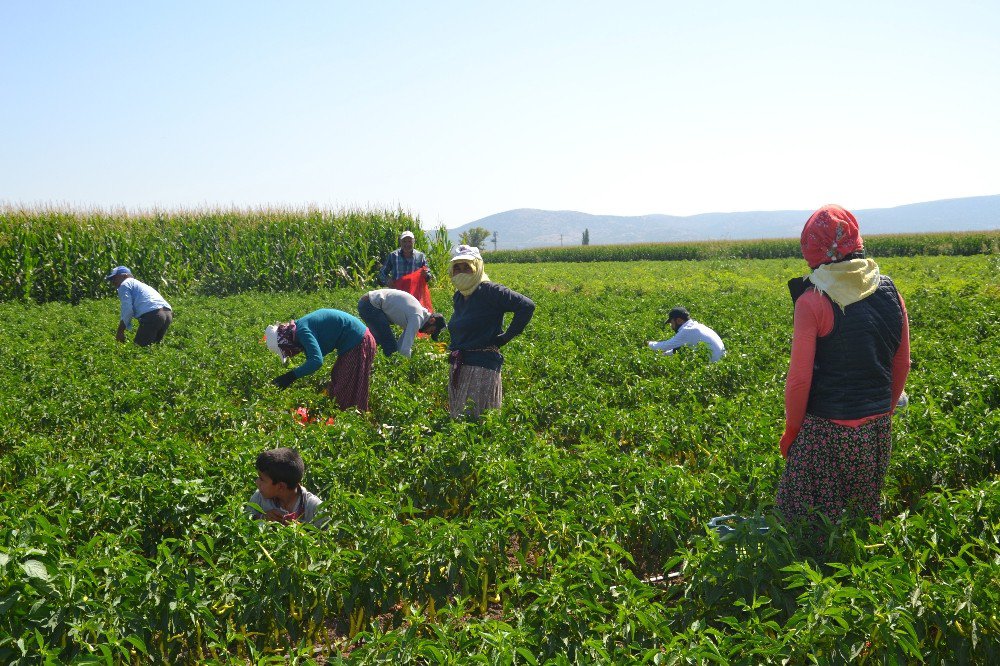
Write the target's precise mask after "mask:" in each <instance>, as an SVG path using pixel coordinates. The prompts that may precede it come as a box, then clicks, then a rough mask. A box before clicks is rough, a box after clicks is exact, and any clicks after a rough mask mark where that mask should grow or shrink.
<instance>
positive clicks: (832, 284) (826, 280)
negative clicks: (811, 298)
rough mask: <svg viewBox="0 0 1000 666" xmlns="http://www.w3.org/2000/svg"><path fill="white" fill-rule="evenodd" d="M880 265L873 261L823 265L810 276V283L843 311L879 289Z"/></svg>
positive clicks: (864, 260) (853, 260) (858, 260)
mask: <svg viewBox="0 0 1000 666" xmlns="http://www.w3.org/2000/svg"><path fill="white" fill-rule="evenodd" d="M879 275H880V274H879V270H878V264H876V263H875V261H874V260H873V259H851V260H850V261H841V262H838V263H834V264H823V265H822V266H820V267H819V268H817V269H816V270H814V271H813V272H812V274H811V275H809V276H808V277H809V281H810V282H812V283H813V286H814V287H816V289H818V290H819V291H821V292H823V293H824V294H826V295H827V296H829V297H830V300H832V301H833V302H834V303H836V304H837V305H839V306H840V309H841V310H843V309H844V308H846V307H847V306H848V305H850V304H851V303H857V302H858V301H862V300H864V299H866V298H868V297H869V296H871V295H872V294H874V293H875V290H876V289H878V284H879Z"/></svg>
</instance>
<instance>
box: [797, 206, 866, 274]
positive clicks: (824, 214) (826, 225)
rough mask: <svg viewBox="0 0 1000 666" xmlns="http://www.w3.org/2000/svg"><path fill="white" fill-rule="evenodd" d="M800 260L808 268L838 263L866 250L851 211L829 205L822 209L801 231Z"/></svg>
mask: <svg viewBox="0 0 1000 666" xmlns="http://www.w3.org/2000/svg"><path fill="white" fill-rule="evenodd" d="M801 242H802V257H803V258H804V259H805V260H806V262H807V263H808V264H809V268H816V267H818V266H821V265H822V264H828V263H830V262H832V261H839V260H841V259H843V258H844V257H846V256H847V255H849V254H851V253H852V252H857V251H859V250H863V249H864V248H865V246H864V243H863V242H862V240H861V231H860V229H858V221H857V220H856V219H854V216H853V215H851V213H850V211H847V210H845V209H843V208H841V207H840V206H837V205H835V204H830V205H827V206H823V207H822V208H820V209H819V210H817V211H816V212H815V213H813V214H812V216H811V217H810V218H809V220H808V221H807V222H806V225H805V226H804V227H803V228H802V238H801Z"/></svg>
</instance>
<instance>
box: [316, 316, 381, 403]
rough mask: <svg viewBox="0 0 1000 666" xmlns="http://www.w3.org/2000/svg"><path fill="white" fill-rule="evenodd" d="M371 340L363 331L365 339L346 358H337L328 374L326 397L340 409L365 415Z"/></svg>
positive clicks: (370, 369)
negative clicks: (355, 409) (354, 410)
mask: <svg viewBox="0 0 1000 666" xmlns="http://www.w3.org/2000/svg"><path fill="white" fill-rule="evenodd" d="M375 350H376V346H375V338H374V337H373V336H372V333H371V331H369V330H368V329H367V328H366V329H365V337H363V338H361V342H359V343H358V344H357V345H355V347H354V349H351V350H350V351H348V352H347V353H346V354H339V355H338V356H337V362H336V363H334V364H333V370H331V371H330V384H329V386H328V387H327V394H328V395H329V396H330V397H331V398H333V399H334V400H335V401H336V403H337V407H339V408H340V409H351V408H354V407H356V408H357V409H358V410H360V411H362V412H367V411H368V393H369V390H370V388H371V379H372V364H373V363H374V362H375Z"/></svg>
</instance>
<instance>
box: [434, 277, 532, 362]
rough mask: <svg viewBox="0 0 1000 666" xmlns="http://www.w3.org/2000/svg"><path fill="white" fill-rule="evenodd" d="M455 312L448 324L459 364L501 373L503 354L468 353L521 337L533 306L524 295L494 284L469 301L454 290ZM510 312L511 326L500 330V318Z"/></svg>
mask: <svg viewBox="0 0 1000 666" xmlns="http://www.w3.org/2000/svg"><path fill="white" fill-rule="evenodd" d="M452 302H453V304H454V307H455V310H454V314H452V316H451V321H449V322H448V330H449V332H450V334H451V344H450V346H449V347H448V348H449V349H450V350H451V351H461V352H463V354H462V362H463V363H465V364H466V365H476V366H480V367H483V368H488V369H490V370H500V368H501V366H503V355H502V354H500V353H498V352H484V351H471V350H476V349H485V348H487V347H499V346H502V345H504V344H506V343H507V342H509V341H510V340H512V339H513V338H514V337H515V336H517V335H520V333H521V331H523V330H524V327H525V326H527V325H528V322H529V321H531V316H532V315H533V314H534V313H535V303H534V301H532V300H531V299H530V298H528V297H527V296H523V295H521V294H519V293H517V292H516V291H513V290H511V289H508V288H507V287H505V286H503V285H502V284H497V283H496V282H483V283H482V284H480V285H479V288H478V289H476V290H475V291H474V292H472V295H471V296H469V297H468V298H465V297H464V296H462V293H461V292H458V291H456V292H455V297H454V298H453V299H452ZM508 312H512V313H513V314H514V317H513V318H512V319H511V321H510V326H508V327H507V330H506V331H505V330H504V329H503V317H504V315H505V314H506V313H508Z"/></svg>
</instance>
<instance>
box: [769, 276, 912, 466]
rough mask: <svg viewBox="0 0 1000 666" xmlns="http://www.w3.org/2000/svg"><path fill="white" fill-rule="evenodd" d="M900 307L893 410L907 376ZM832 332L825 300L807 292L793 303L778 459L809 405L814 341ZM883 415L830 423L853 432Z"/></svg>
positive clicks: (812, 291) (907, 348) (907, 326)
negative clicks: (791, 331)
mask: <svg viewBox="0 0 1000 666" xmlns="http://www.w3.org/2000/svg"><path fill="white" fill-rule="evenodd" d="M899 306H900V307H901V308H902V310H903V334H902V338H901V339H900V342H899V349H897V350H896V355H895V356H894V357H893V359H892V403H891V404H892V405H893V406H892V409H890V410H889V412H887V413H889V414H891V413H892V411H893V410H895V408H896V407H895V406H896V403H897V402H898V401H899V396H900V395H901V394H902V393H903V386H904V385H905V384H906V376H907V375H908V374H909V372H910V324H909V318H908V317H907V315H906V303H904V302H903V297H902V295H900V296H899ZM831 331H833V304H832V303H831V302H830V299H828V298H827V297H826V296H824V295H823V294H821V293H820V292H818V291H816V290H815V289H810V290H809V291H807V292H806V293H804V294H802V296H800V297H799V299H798V300H797V301H795V324H794V331H793V334H792V356H791V360H790V361H789V364H788V378H787V379H786V380H785V432H784V434H782V436H781V441H780V443H779V444H780V446H781V455H783V456H787V455H788V449H789V447H790V446H791V445H792V442H794V441H795V437H796V436H798V434H799V429H800V428H802V421H803V420H805V416H806V405H807V404H808V403H809V389H810V387H811V386H812V373H813V362H814V360H815V357H816V339H817V338H821V337H823V336H825V335H829V334H830V332H831ZM884 415H885V414H873V415H871V416H865V417H863V418H860V419H847V420H844V419H831V421H833V423H837V424H839V425H843V426H848V427H851V428H856V427H858V426H859V425H861V424H862V423H866V422H868V421H871V420H872V419H877V418H879V417H880V416H884Z"/></svg>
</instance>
